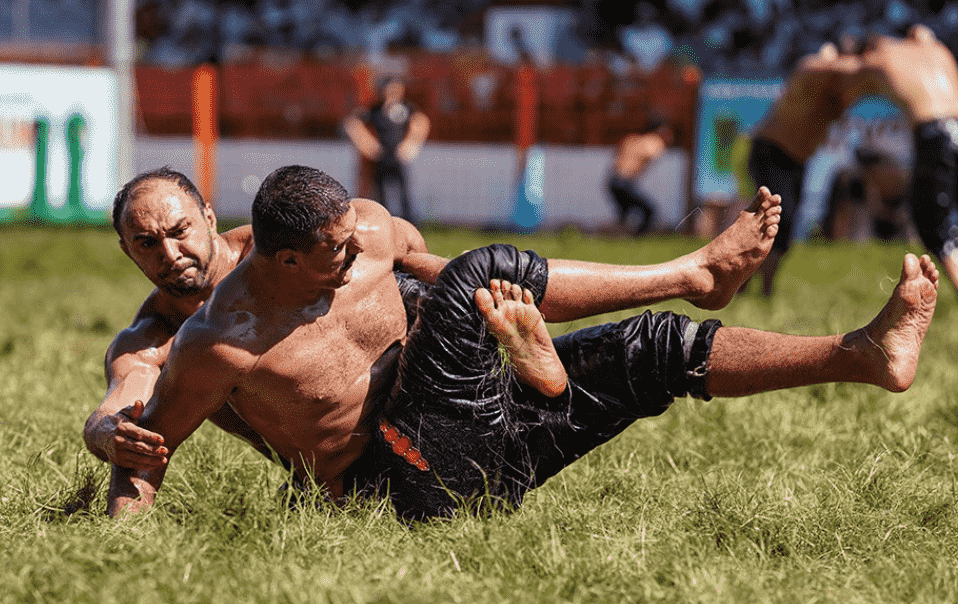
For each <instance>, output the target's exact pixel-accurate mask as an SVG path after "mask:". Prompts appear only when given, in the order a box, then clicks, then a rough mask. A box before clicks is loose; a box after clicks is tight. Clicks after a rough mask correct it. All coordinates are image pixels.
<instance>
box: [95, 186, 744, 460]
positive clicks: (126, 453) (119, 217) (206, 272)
mask: <svg viewBox="0 0 958 604" xmlns="http://www.w3.org/2000/svg"><path fill="white" fill-rule="evenodd" d="M113 218H114V227H115V228H116V230H117V233H118V235H119V236H120V245H121V247H122V248H123V249H124V251H125V252H126V253H127V255H128V256H129V257H130V258H131V259H132V260H133V261H134V262H135V263H136V264H137V266H138V267H139V268H140V269H141V270H142V271H143V273H144V275H146V276H147V277H148V278H149V279H150V280H151V281H152V282H153V283H154V284H156V286H157V288H156V289H155V290H154V291H153V292H152V293H151V294H150V296H149V297H148V298H147V299H146V301H145V302H144V304H143V305H142V307H141V309H140V311H139V312H138V313H137V316H136V318H135V319H134V321H133V323H132V325H131V326H130V327H128V328H127V329H124V330H123V331H122V332H120V333H119V334H118V335H117V337H116V339H115V340H114V342H113V343H112V344H111V346H110V347H109V349H108V350H107V354H106V363H105V365H106V375H107V383H108V389H107V393H106V396H105V398H104V400H103V401H102V403H101V404H100V406H99V407H98V408H97V409H96V410H95V411H94V412H93V413H92V414H91V415H90V417H89V418H88V419H87V422H86V425H85V427H84V433H83V437H84V441H85V443H86V445H87V447H88V448H89V449H90V451H91V452H93V453H94V454H95V455H96V456H97V457H99V458H100V459H102V460H104V461H110V462H111V463H114V464H116V465H119V466H122V467H126V468H132V469H137V470H146V469H150V468H154V467H157V466H158V465H162V464H163V463H165V460H166V456H167V455H168V453H169V451H168V449H167V448H166V447H165V446H164V445H163V438H162V437H161V436H160V435H159V434H156V433H155V432H151V431H149V430H145V429H143V428H142V427H140V426H138V421H139V418H140V415H141V414H142V411H143V402H144V401H147V400H149V398H150V396H151V394H152V392H153V386H154V384H155V382H156V379H157V376H158V375H159V373H160V370H161V369H162V368H163V365H164V364H165V363H166V359H167V356H168V354H169V350H170V346H171V344H172V341H173V337H174V336H175V334H176V331H177V330H178V329H179V327H180V325H182V323H183V321H184V320H185V319H186V318H187V317H188V316H190V315H191V314H192V313H193V312H195V311H196V309H198V308H199V307H200V306H202V304H203V303H204V302H205V301H206V299H207V298H208V297H209V295H210V294H211V293H212V291H213V288H214V287H215V285H216V284H217V283H219V281H220V280H221V279H222V278H223V277H224V276H225V275H226V274H227V273H228V272H229V271H230V270H232V269H233V268H234V267H235V266H236V264H237V263H238V262H239V261H240V260H241V259H242V258H243V257H245V256H246V255H247V254H248V253H249V251H250V249H251V248H252V230H251V229H250V227H249V226H242V227H239V228H236V229H233V230H231V231H229V232H227V233H224V234H222V235H220V234H218V233H217V232H216V217H215V216H214V214H213V211H212V208H211V207H210V206H209V204H207V203H206V202H204V201H203V199H202V198H201V196H200V194H199V191H198V190H197V189H196V187H195V186H194V185H193V183H192V182H190V180H189V179H188V178H187V177H186V176H185V175H183V174H181V173H179V172H176V171H174V170H171V169H169V168H161V169H158V170H152V171H149V172H144V173H142V174H140V175H138V176H137V177H136V178H134V179H133V180H131V181H130V182H129V183H127V184H126V185H125V186H124V187H123V189H122V190H121V191H120V192H119V194H118V195H117V197H116V200H115V202H114V210H113ZM392 220H393V223H394V228H395V229H396V232H397V233H398V237H399V239H398V243H397V249H398V250H399V252H398V254H399V255H400V256H401V255H402V254H404V253H405V252H425V251H426V245H425V242H424V240H423V239H422V236H421V235H420V234H419V232H418V231H417V230H416V229H415V227H413V226H412V225H411V224H409V223H408V222H406V221H404V220H401V219H398V218H395V217H393V219H392ZM739 230H741V229H739ZM725 238H726V241H729V240H737V239H739V238H741V236H740V235H737V234H736V231H735V230H730V231H729V233H728V234H726V235H725ZM753 243H754V242H753ZM741 245H742V250H746V249H747V248H746V247H745V246H747V245H751V243H743V244H741ZM742 250H739V249H738V248H736V247H735V246H734V245H727V244H722V242H721V241H718V242H717V244H716V245H710V246H707V247H706V248H703V250H701V251H700V252H699V253H698V254H697V255H695V256H694V257H693V256H690V257H688V258H686V259H680V261H677V262H672V263H669V264H668V265H661V266H653V267H643V268H641V269H633V270H632V272H631V273H629V274H630V275H631V276H632V277H634V279H635V287H636V294H635V295H636V299H637V300H641V299H642V297H643V296H645V295H646V294H644V293H643V291H648V292H649V293H648V294H647V295H648V300H649V301H654V300H656V299H664V298H667V297H678V298H687V299H689V300H690V301H691V302H692V303H694V304H696V305H698V306H701V307H703V308H710V309H716V308H721V307H722V306H724V305H725V304H727V303H728V301H729V299H730V294H731V293H732V290H731V289H730V288H729V287H721V286H715V284H714V283H711V282H710V280H713V281H714V280H715V279H718V280H721V281H729V279H730V278H731V279H732V280H733V281H734V279H735V278H737V277H729V276H732V275H736V274H742V275H743V276H744V275H746V274H750V273H751V271H752V270H754V266H755V265H756V263H757V262H758V260H757V259H756V258H757V254H758V253H757V252H756V253H755V254H752V256H750V257H748V258H747V259H745V260H741V261H740V260H737V259H734V258H733V259H727V258H724V257H723V254H725V253H729V254H733V255H734V254H739V253H743V254H746V255H747V252H743V251H742ZM422 258H426V257H422ZM433 260H434V262H438V264H435V265H434V266H441V265H442V262H443V261H442V259H439V258H434V259H433ZM419 263H420V265H421V264H422V259H420V261H419ZM396 268H399V269H401V268H403V266H402V261H401V260H400V261H399V263H398V265H397V267H396ZM437 271H438V269H436V268H433V269H431V272H430V273H429V274H434V273H435V272H437ZM397 278H399V280H400V283H399V285H400V287H401V289H402V293H403V298H404V301H405V303H406V307H407V312H408V313H409V314H408V315H407V319H409V321H408V322H409V323H411V322H412V320H411V319H412V318H413V317H414V316H415V298H416V297H417V295H418V291H419V289H418V287H417V286H416V284H415V282H414V280H413V279H409V278H405V277H401V276H398V275H397ZM743 278H744V277H743ZM642 284H645V287H646V290H642V289H641V288H642V287H643V285H642ZM656 292H661V295H659V294H658V293H656ZM210 420H211V421H212V422H213V423H214V424H215V425H217V426H219V427H220V428H222V429H224V430H226V431H227V432H229V433H232V434H234V435H236V436H238V437H240V438H243V439H245V440H247V441H248V442H250V444H252V445H253V446H254V448H256V450H257V451H259V452H260V453H262V454H263V455H265V456H267V457H270V456H271V455H272V454H273V453H272V452H271V451H270V450H269V448H268V447H267V446H266V444H265V443H264V442H263V440H262V439H261V438H260V437H259V435H257V434H256V433H255V432H254V431H253V430H252V429H251V428H250V427H249V426H248V425H247V424H246V423H245V422H244V421H243V420H241V419H240V418H239V417H238V416H237V415H236V413H235V412H233V410H232V409H231V408H230V407H229V406H228V405H224V406H223V407H222V408H221V409H220V410H218V411H217V412H216V413H214V414H213V415H211V416H210ZM280 461H281V462H284V465H285V464H286V463H287V462H285V460H284V459H282V458H280Z"/></svg>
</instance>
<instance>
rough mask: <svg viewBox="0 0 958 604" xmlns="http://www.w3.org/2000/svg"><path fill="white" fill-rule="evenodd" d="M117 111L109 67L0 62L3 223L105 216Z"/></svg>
mask: <svg viewBox="0 0 958 604" xmlns="http://www.w3.org/2000/svg"><path fill="white" fill-rule="evenodd" d="M117 112H118V86H117V81H116V77H115V75H114V74H113V72H112V71H111V70H109V69H105V68H85V67H60V66H56V67H54V66H34V65H29V66H28V65H13V64H0V179H2V182H3V183H4V186H3V188H2V190H0V221H4V222H9V221H16V222H20V221H26V222H33V223H53V224H61V223H62V224H75V223H104V222H106V221H107V220H108V219H109V209H110V207H111V205H112V202H113V196H114V195H115V194H116V191H117V188H118V186H119V185H118V183H117V170H116V157H117V145H118V136H117V120H116V115H117Z"/></svg>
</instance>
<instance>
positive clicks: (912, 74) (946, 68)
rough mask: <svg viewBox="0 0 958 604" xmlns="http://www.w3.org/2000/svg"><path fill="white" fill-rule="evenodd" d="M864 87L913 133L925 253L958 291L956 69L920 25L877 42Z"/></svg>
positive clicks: (914, 202)
mask: <svg viewBox="0 0 958 604" xmlns="http://www.w3.org/2000/svg"><path fill="white" fill-rule="evenodd" d="M862 63H863V69H862V76H861V79H862V80H863V81H864V87H866V88H867V87H869V86H872V85H874V86H875V87H876V88H877V91H879V92H882V93H884V94H886V95H887V96H889V97H890V98H891V99H892V100H894V101H895V102H896V103H897V104H898V105H899V106H900V107H901V109H902V110H903V111H904V112H905V114H906V115H907V116H908V118H909V121H910V122H911V125H912V128H913V130H914V141H915V168H914V174H913V176H912V183H911V195H910V202H911V203H910V205H911V212H912V219H913V221H914V223H915V228H916V229H917V231H918V234H919V235H920V236H921V239H922V242H923V243H924V244H925V247H926V248H927V249H928V250H929V251H931V252H932V253H933V254H935V256H937V257H938V259H939V260H940V261H941V265H942V269H943V270H944V272H945V274H946V275H947V276H948V278H949V279H950V280H951V282H952V284H953V285H955V287H956V288H958V67H956V63H955V57H954V56H953V55H952V53H951V51H949V50H948V48H947V47H946V46H945V45H944V44H942V43H941V42H940V41H939V40H938V39H937V38H936V37H935V34H934V33H933V32H932V31H931V30H930V29H928V28H927V27H925V26H924V25H917V26H914V27H912V28H911V29H910V30H909V32H908V35H907V37H905V38H903V39H898V38H892V37H888V36H878V37H875V38H872V39H870V40H869V42H868V45H867V47H866V49H865V52H864V53H863V55H862Z"/></svg>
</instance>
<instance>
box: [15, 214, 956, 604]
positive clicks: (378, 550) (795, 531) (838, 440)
mask: <svg viewBox="0 0 958 604" xmlns="http://www.w3.org/2000/svg"><path fill="white" fill-rule="evenodd" d="M426 234H427V240H428V242H429V244H430V247H431V249H432V250H433V251H434V252H436V253H440V254H443V255H455V254H457V253H458V252H460V251H461V250H463V249H467V248H471V247H475V246H478V245H481V244H483V243H487V242H490V241H492V240H509V241H510V242H512V243H516V244H517V245H519V246H521V247H531V248H534V249H537V250H538V251H540V253H542V254H543V255H545V256H553V257H560V256H561V257H572V258H583V259H589V260H597V261H608V262H622V263H651V262H657V261H661V260H666V259H669V258H672V257H674V256H676V255H678V254H680V253H684V252H686V251H689V250H691V249H693V247H694V246H695V245H696V243H695V242H694V241H690V240H687V239H683V238H679V237H655V238H648V239H643V240H641V241H629V240H613V239H595V238H592V237H589V236H586V235H583V234H580V233H578V232H576V231H565V232H563V233H560V234H558V235H555V236H548V237H546V236H527V237H525V236H517V235H516V236H505V235H502V234H498V235H491V234H490V235H483V234H477V233H474V232H470V231H439V230H431V231H427V232H426ZM904 251H905V249H904V248H903V247H901V246H896V245H877V244H876V245H867V246H859V245H852V244H848V245H826V244H821V243H811V244H806V245H800V246H796V247H795V248H794V251H793V253H792V254H791V255H790V256H789V257H788V258H787V260H786V262H785V263H784V264H783V266H782V270H781V273H780V287H779V293H778V295H777V296H776V297H775V298H774V299H773V300H771V301H763V300H761V299H760V298H759V297H758V296H756V295H755V294H754V293H746V294H745V295H743V296H741V297H739V298H738V299H736V300H734V301H733V302H732V304H731V305H730V306H729V307H728V308H727V309H725V310H724V311H721V312H718V313H705V312H703V311H699V310H698V309H695V308H693V307H691V306H689V305H687V304H685V303H681V302H680V303H675V304H669V305H663V306H662V307H661V308H663V309H666V308H667V309H671V310H676V311H679V312H683V313H686V314H689V315H691V316H692V317H693V318H705V317H706V316H717V317H718V318H721V319H722V320H723V321H724V322H725V323H726V324H729V325H745V326H751V327H759V328H764V329H774V330H777V331H786V332H790V333H801V334H826V333H837V332H840V331H847V330H849V329H851V328H854V327H858V326H860V325H862V324H864V323H865V322H867V321H868V320H870V319H871V317H872V316H873V315H874V314H875V313H876V312H877V311H878V309H879V308H880V307H881V306H882V305H883V304H884V301H885V300H886V299H887V296H888V294H889V293H890V291H891V289H892V287H893V285H894V283H895V281H897V279H898V274H899V271H900V269H901V258H902V256H903V254H904ZM913 251H918V250H917V249H916V250H913ZM149 290H150V285H149V283H148V282H147V281H146V280H145V279H144V278H143V277H142V276H141V275H140V274H139V273H138V272H137V270H136V268H135V267H134V266H133V264H132V263H131V262H130V261H129V260H127V259H126V258H125V256H123V255H122V253H121V252H120V250H119V248H118V246H117V245H116V243H115V236H114V235H113V234H111V233H110V232H107V231H96V230H66V229H65V230H31V229H21V228H9V229H4V230H0V309H2V310H0V479H2V480H0V543H2V544H3V546H2V547H0V602H3V603H6V602H58V603H71V602H96V603H101V602H102V603H109V602H335V603H345V602H380V603H387V602H396V603H399V602H669V603H692V602H701V603H722V602H736V603H739V602H741V603H753V602H789V603H796V604H798V603H801V604H808V603H816V602H842V603H845V602H860V603H868V604H879V603H886V602H887V603H892V602H899V603H909V604H910V603H915V602H943V603H944V602H949V603H953V602H956V601H958V499H956V498H958V462H956V453H958V371H955V366H956V364H958V329H956V327H955V325H956V320H958V304H956V301H958V296H956V295H955V293H954V291H953V289H952V288H951V285H950V284H949V283H944V284H943V287H942V289H941V299H940V301H939V305H938V310H937V313H936V316H935V320H934V322H933V323H932V327H931V331H930V333H929V336H928V338H927V340H926V345H925V348H924V351H923V353H922V359H921V363H920V365H919V371H918V376H917V378H916V381H915V384H914V386H913V387H912V388H911V390H909V391H908V392H906V393H904V394H890V393H887V392H884V391H882V390H880V389H877V388H874V387H868V386H857V385H835V384H831V385H824V386H819V387H811V388H803V389H798V390H792V391H783V392H776V393H770V394H766V395H761V396H756V397H752V398H749V399H724V400H719V399H716V400H713V401H711V402H709V403H704V402H701V401H693V400H680V401H676V403H675V405H674V406H673V408H672V409H671V410H670V411H669V412H667V413H666V414H665V415H663V416H661V417H658V418H655V419H649V420H642V421H640V422H638V423H637V424H636V425H634V426H633V427H631V428H630V429H629V430H627V431H626V432H625V433H624V434H622V435H621V436H620V437H618V438H617V439H616V440H614V441H612V442H611V443H609V444H608V445H605V446H603V447H601V448H600V449H598V450H597V451H595V452H593V453H592V454H590V455H589V456H587V457H586V458H584V459H583V460H581V461H579V462H577V463H576V464H574V465H573V466H572V467H570V468H568V469H567V470H565V471H564V472H562V473H561V474H559V475H558V476H557V477H555V478H554V479H552V480H551V481H549V483H547V484H546V485H545V486H544V487H543V488H541V489H539V490H538V491H536V492H534V493H532V494H531V495H530V496H529V497H528V499H527V503H526V505H525V506H524V507H523V508H522V509H521V510H520V511H519V512H517V513H515V514H512V515H494V516H493V517H491V518H485V519H479V518H473V517H464V518H458V519H455V520H451V521H446V522H438V523H434V524H426V525H419V526H415V527H413V528H411V529H407V528H404V527H403V526H402V525H400V524H399V523H398V522H397V521H396V520H395V519H394V518H393V517H392V516H391V514H390V512H389V510H388V509H386V508H385V507H384V506H382V505H377V504H376V503H374V502H366V503H362V502H357V503H356V504H355V505H353V506H351V507H350V508H348V509H347V510H345V511H343V510H340V509H334V508H332V507H331V506H329V505H326V504H322V503H320V504H319V505H317V506H314V507H307V508H306V509H303V510H299V511H295V512H290V511H289V510H287V509H286V508H285V507H284V506H283V505H282V504H281V502H280V500H279V498H278V497H277V488H278V487H279V485H280V484H281V483H282V482H283V481H284V480H285V478H286V477H285V475H284V473H283V472H282V471H281V469H280V468H278V467H273V466H271V465H269V464H268V463H267V462H265V461H262V460H261V459H260V458H258V457H257V456H256V455H255V454H254V453H253V452H252V451H250V450H247V447H246V446H245V445H243V444H241V443H240V442H239V441H236V440H233V439H231V438H229V437H227V436H225V435H223V434H222V433H220V432H218V431H217V430H216V429H215V428H212V427H209V426H203V427H202V428H201V430H200V431H199V432H198V433H197V434H196V435H195V436H194V437H193V438H191V439H190V440H188V441H187V442H186V443H185V444H184V445H183V447H182V448H181V449H180V451H179V452H178V453H177V455H176V458H175V459H174V461H173V463H172V465H171V469H170V471H169V473H168V474H167V479H166V482H165V484H164V488H163V490H162V491H161V493H160V495H159V497H158V499H157V505H156V507H155V508H154V510H153V511H152V512H151V513H150V514H148V515H146V516H144V517H140V518H135V519H129V520H127V521H124V522H122V523H116V522H113V521H111V520H109V519H107V518H106V517H105V516H104V509H105V495H106V482H107V479H108V472H107V468H106V467H105V466H104V464H102V463H100V462H99V461H98V460H96V459H95V458H94V457H93V456H92V455H90V454H89V453H88V452H87V451H86V450H85V448H84V447H83V444H82V439H81V430H82V426H83V422H84V420H85V419H86V417H87V415H88V414H89V413H90V411H91V410H92V409H93V408H94V407H95V406H96V405H97V404H98V402H99V401H100V399H101V398H102V396H103V389H104V382H103V369H102V359H103V352H104V350H105V349H106V346H107V344H108V343H109V342H110V340H111V339H112V336H113V334H114V333H116V332H117V331H118V330H119V329H121V328H122V327H124V326H126V325H127V324H128V322H129V320H130V318H131V317H132V315H133V313H134V312H135V310H136V309H137V307H138V305H139V303H140V301H142V299H143V297H144V296H145V295H146V294H147V293H148V292H149ZM614 318H615V316H605V317H603V318H600V319H597V320H596V321H595V322H600V321H605V320H609V319H614ZM584 325H585V323H582V324H570V325H554V326H553V329H554V334H556V335H557V334H559V333H562V332H564V331H566V330H568V329H574V328H576V327H581V326H584Z"/></svg>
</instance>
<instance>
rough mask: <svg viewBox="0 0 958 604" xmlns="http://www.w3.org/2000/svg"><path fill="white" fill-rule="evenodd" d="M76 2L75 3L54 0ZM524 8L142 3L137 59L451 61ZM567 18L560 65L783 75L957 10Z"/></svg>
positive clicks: (697, 3)
mask: <svg viewBox="0 0 958 604" xmlns="http://www.w3.org/2000/svg"><path fill="white" fill-rule="evenodd" d="M52 1H55V2H63V3H65V4H66V3H77V2H82V1H83V0H52ZM522 4H523V3H522V2H506V3H503V2H490V1H489V0H456V1H453V2H449V1H446V0H399V1H395V2H388V1H384V0H378V1H377V0H372V1H370V0H139V2H138V4H137V23H138V27H137V31H138V38H139V40H140V43H141V50H142V54H141V58H142V60H144V61H146V62H151V63H155V64H162V65H169V66H180V65H188V64H195V63H199V62H202V61H214V62H228V61H231V60H237V59H242V58H243V57H244V56H245V55H246V54H247V53H248V52H249V51H250V50H251V49H256V48H262V47H268V48H279V49H291V50H295V51H300V52H305V53H316V54H319V55H325V54H331V53H342V52H351V51H356V52H369V53H378V52H383V51H385V50H387V49H390V48H396V47H399V48H407V49H423V50H426V51H431V52H448V51H453V50H456V49H458V48H462V47H473V46H478V45H481V44H482V43H483V33H484V32H483V25H484V14H485V12H486V11H488V10H490V9H494V8H496V7H504V6H509V7H510V8H513V7H515V6H521V5H522ZM529 6H531V7H535V8H539V9H541V8H543V7H544V6H549V7H553V8H557V9H561V10H565V11H568V12H569V13H570V14H571V16H572V19H571V23H572V25H571V26H569V27H567V28H566V29H565V30H563V31H560V32H558V34H557V35H556V43H555V48H554V53H555V58H556V60H557V61H560V62H566V63H581V62H585V61H597V60H598V61H603V62H605V63H607V64H608V67H609V68H610V69H611V70H613V71H620V70H623V69H630V68H633V67H636V66H638V67H639V68H642V69H647V70H649V69H654V68H655V66H656V65H657V64H658V63H659V62H661V61H662V60H665V59H669V58H671V59H676V60H679V61H682V62H688V63H692V64H695V65H697V66H699V67H700V68H701V69H702V71H703V72H705V73H707V74H709V73H734V72H748V73H755V72H756V71H761V72H767V73H770V74H778V73H783V72H785V71H787V70H789V69H790V68H791V67H792V66H793V65H794V64H795V62H796V61H797V60H798V58H799V57H801V56H803V55H804V54H807V53H809V52H813V51H814V50H817V49H818V47H819V46H821V44H822V43H823V42H825V41H836V42H838V41H841V40H843V39H844V40H845V41H846V42H847V41H853V40H861V39H862V38H863V37H864V36H865V35H866V34H867V33H868V32H877V33H886V34H890V33H901V31H902V30H903V28H905V27H906V26H907V25H908V24H911V23H915V22H923V23H925V24H926V25H929V26H930V27H931V28H932V29H933V30H934V31H935V32H936V34H938V36H939V38H940V39H942V40H944V41H946V43H948V44H949V45H951V46H952V47H953V50H954V46H955V45H956V44H958V2H945V1H943V0H941V1H936V0H919V1H913V2H904V1H903V0H864V1H856V2H828V1H825V0H642V1H639V2H628V1H626V2H623V1H621V0H578V1H570V2H563V1H562V0H555V1H553V2H543V1H542V0H537V1H536V0H533V1H531V2H529Z"/></svg>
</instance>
